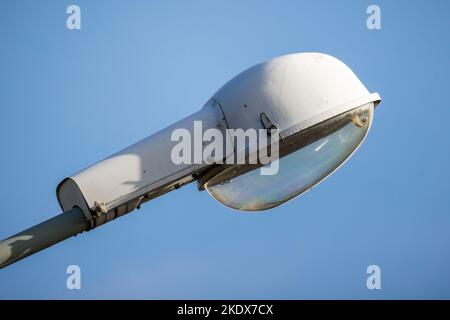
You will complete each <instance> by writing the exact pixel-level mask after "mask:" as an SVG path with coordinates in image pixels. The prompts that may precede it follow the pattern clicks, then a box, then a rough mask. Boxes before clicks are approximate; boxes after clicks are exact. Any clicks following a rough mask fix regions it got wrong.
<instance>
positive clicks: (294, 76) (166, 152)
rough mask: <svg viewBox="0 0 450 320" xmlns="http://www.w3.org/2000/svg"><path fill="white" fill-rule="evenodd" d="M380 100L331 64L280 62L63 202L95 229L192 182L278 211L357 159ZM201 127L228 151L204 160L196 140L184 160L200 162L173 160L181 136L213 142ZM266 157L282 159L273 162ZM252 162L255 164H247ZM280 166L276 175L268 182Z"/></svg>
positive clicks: (89, 173)
mask: <svg viewBox="0 0 450 320" xmlns="http://www.w3.org/2000/svg"><path fill="white" fill-rule="evenodd" d="M379 101H380V97H379V95H378V94H377V93H372V94H371V93H369V91H368V90H367V89H366V88H365V87H364V85H363V84H362V83H361V81H359V79H358V78H357V77H356V76H355V74H354V73H353V72H352V71H351V70H350V69H349V68H348V67H347V66H346V65H345V64H344V63H342V62H341V61H339V60H337V59H335V58H333V57H331V56H328V55H325V54H320V53H300V54H291V55H287V56H282V57H278V58H275V59H272V60H269V61H267V62H264V63H261V64H258V65H256V66H254V67H252V68H250V69H248V70H246V71H244V72H242V73H241V74H239V75H238V76H236V77H235V78H233V79H232V80H230V81H229V82H228V83H227V84H225V85H224V86H223V87H222V88H221V89H219V91H217V92H216V93H215V94H214V95H213V96H212V97H211V99H210V100H208V102H207V103H206V104H205V106H204V107H203V108H202V109H201V110H200V111H198V112H196V113H194V114H192V115H191V116H189V117H187V118H185V119H182V120H180V121H179V122H177V123H175V124H173V125H171V126H169V127H167V128H166V129H163V130H161V131H160V132H158V133H156V134H154V135H152V136H150V137H148V138H146V139H144V140H142V141H140V142H138V143H136V144H134V145H132V146H130V147H128V148H126V149H124V150H122V151H120V152H118V153H116V154H114V155H113V156H111V157H109V158H107V159H105V160H103V161H101V162H99V163H97V164H95V165H94V166H91V167H89V168H87V169H85V170H83V171H81V172H79V173H77V174H76V175H73V176H71V177H69V178H67V179H65V180H63V181H62V182H61V183H60V185H59V186H58V188H57V195H58V200H59V202H60V204H61V206H62V208H63V210H65V211H66V210H70V209H72V208H73V207H78V208H80V209H81V210H82V211H83V213H84V214H85V216H86V218H87V220H88V221H90V223H91V227H96V226H99V225H102V224H104V223H106V222H108V221H111V220H113V219H115V218H117V217H119V216H122V215H124V214H126V213H128V212H130V211H132V210H134V209H135V208H138V207H139V206H140V205H141V204H142V203H144V202H146V201H149V200H151V199H153V198H155V197H158V196H160V195H162V194H165V193H167V192H170V191H172V190H175V189H177V188H179V187H180V186H182V185H185V184H187V183H190V182H192V181H197V183H198V187H199V189H200V190H203V189H206V190H207V191H208V192H209V193H210V194H211V195H212V196H213V197H214V198H215V199H217V200H218V201H220V202H221V203H223V204H225V205H227V206H229V207H232V208H235V209H239V210H250V211H255V210H264V209H269V208H273V207H275V206H277V205H279V204H281V203H283V202H285V201H287V200H289V199H292V198H293V197H295V196H297V195H299V194H301V193H302V192H304V191H306V190H308V189H309V188H311V187H312V186H314V185H315V184H317V183H318V182H320V181H321V180H323V179H324V178H325V177H327V176H328V175H329V174H330V173H332V172H333V171H334V170H336V169H337V168H338V167H339V166H340V165H341V164H342V163H344V162H345V160H347V159H348V158H349V157H350V156H351V155H352V154H353V152H354V151H355V150H356V149H357V148H358V146H359V145H360V144H361V142H362V141H363V139H364V137H365V136H366V134H367V132H368V130H369V128H370V125H371V122H372V118H373V109H374V107H375V106H376V104H377V103H378V102H379ZM199 126H200V130H202V132H205V135H206V134H207V132H208V130H209V129H213V130H215V131H218V133H220V136H221V137H222V138H223V141H224V142H226V143H224V144H227V148H225V149H226V150H224V151H223V152H219V153H217V152H215V153H214V156H213V157H204V156H203V157H202V154H201V153H200V157H198V156H196V152H197V151H198V150H197V149H198V144H196V141H194V143H193V145H192V148H191V145H189V147H188V148H187V149H186V150H184V151H183V152H181V153H180V154H183V156H182V157H185V156H186V155H188V154H189V155H190V154H191V153H192V154H194V157H193V158H194V159H193V161H189V159H190V158H189V159H188V161H185V160H183V161H178V160H177V161H174V159H173V156H174V150H176V149H177V143H178V142H179V140H177V137H178V136H180V137H181V136H182V138H183V139H180V140H186V139H187V138H186V137H194V138H195V137H196V136H200V137H201V138H204V137H205V135H204V134H203V133H202V132H200V133H199V132H198V131H199ZM233 130H236V131H238V130H241V131H242V132H244V143H237V142H236V136H233ZM251 130H256V131H258V132H259V133H261V132H262V134H259V135H257V136H256V139H255V140H254V141H253V142H250V141H247V140H245V138H248V137H249V136H247V133H248V134H249V135H251V134H250V133H251ZM234 133H236V132H234ZM205 143H206V142H205V141H203V142H202V141H200V147H204V146H205ZM229 145H231V148H228V146H229ZM263 150H265V151H266V153H267V155H269V154H270V155H271V156H273V155H274V154H276V156H277V157H271V158H270V160H271V161H269V162H267V161H266V162H265V161H263V158H262V157H261V152H262V151H263ZM268 150H270V152H267V151H268ZM191 151H192V152H191ZM275 151H276V152H275ZM175 153H177V152H175ZM206 158H207V159H208V160H207V161H205V159H206ZM251 158H253V159H256V162H255V163H251V162H248V161H247V160H249V159H251ZM230 159H245V160H246V161H245V162H244V163H241V162H239V161H236V162H233V161H228V160H230ZM277 159H280V160H279V161H275V160H277ZM266 160H267V157H266ZM274 164H277V170H276V172H275V173H276V174H274V172H272V173H270V172H269V173H268V174H267V171H270V170H268V169H269V167H270V168H271V169H273V167H274V166H273V165H274ZM264 170H266V171H265V174H261V173H262V172H263V171H264Z"/></svg>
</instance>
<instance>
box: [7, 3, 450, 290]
mask: <svg viewBox="0 0 450 320" xmlns="http://www.w3.org/2000/svg"><path fill="white" fill-rule="evenodd" d="M73 3H75V4H78V5H79V6H80V7H81V12H82V25H81V26H82V29H81V30H74V31H69V30H67V29H66V25H65V23H66V17H67V14H66V13H65V10H66V7H67V6H68V5H70V4H73ZM373 3H375V4H377V5H379V6H380V8H381V14H382V17H381V19H382V20H381V23H382V29H381V30H372V31H370V30H368V29H367V27H366V18H367V17H368V15H367V14H366V8H367V7H368V5H370V4H373ZM449 12H450V2H449V1H380V0H376V1H308V2H306V1H223V0H221V1H177V2H174V1H164V2H163V1H160V3H156V1H127V2H125V1H81V0H77V1H12V0H10V1H4V2H2V5H1V10H0V41H1V42H0V48H1V50H0V110H1V116H0V150H1V159H0V164H1V165H0V177H1V180H0V199H1V204H2V208H1V213H0V216H1V219H0V238H4V237H7V236H10V235H11V234H13V233H15V232H18V231H21V230H23V229H25V228H27V227H29V226H31V225H33V224H36V223H38V222H41V221H42V220H45V219H47V218H50V217H52V216H53V215H55V214H57V213H59V212H60V208H59V206H58V204H57V201H56V197H55V188H56V186H57V184H58V183H59V181H60V180H61V179H63V178H64V177H66V176H68V175H70V174H72V173H74V172H76V171H78V170H80V169H82V168H84V167H86V166H88V165H90V164H92V163H94V162H96V161H98V160H100V159H102V158H104V157H106V156H108V155H110V154H112V153H114V152H116V151H118V150H120V149H122V148H124V147H126V146H127V145H129V144H131V143H133V142H135V141H137V140H139V139H142V138H144V137H146V136H148V135H150V134H152V133H154V132H156V131H158V130H159V129H162V128H164V127H165V126H167V125H169V124H171V123H173V122H174V121H176V120H179V119H181V118H182V117H184V116H187V115H189V114H191V113H193V112H195V111H196V110H198V109H199V108H200V107H201V106H202V105H203V103H204V102H205V101H206V100H207V99H208V98H209V97H210V96H211V95H212V94H213V93H214V91H215V90H216V89H218V88H219V87H220V86H221V85H222V84H224V83H225V82H226V81H227V80H229V79H230V78H231V77H233V76H234V75H236V74H237V73H239V72H240V71H242V70H244V69H245V68H247V67H250V66H252V65H254V64H256V63H258V62H261V61H264V60H267V59H269V58H271V57H274V56H278V55H282V54H287V53H293V52H305V51H318V52H324V53H327V54H330V55H333V56H335V57H337V58H339V59H341V60H342V61H344V62H345V63H346V64H347V65H348V66H350V67H351V68H352V69H353V71H354V72H355V73H356V74H357V75H358V77H359V78H360V79H361V80H362V81H363V82H364V84H365V85H366V86H367V88H368V89H369V90H370V91H377V92H379V93H380V94H381V95H382V98H383V102H382V104H381V105H380V106H379V108H378V109H377V111H376V115H375V120H374V124H373V127H372V131H371V133H370V134H369V136H368V138H367V140H366V141H365V143H364V144H363V146H362V147H361V148H360V149H359V151H358V152H357V153H356V154H355V156H354V157H353V158H352V159H351V160H350V161H349V162H348V163H347V164H346V165H345V166H344V167H342V168H341V169H340V170H339V171H338V172H336V173H335V174H334V175H333V176H331V177H330V178H329V179H328V180H327V181H326V182H324V183H322V184H320V185H319V186H318V187H317V188H315V189H314V190H313V191H311V192H308V193H307V194H305V195H303V196H301V197H300V198H297V199H296V200H294V201H291V202H289V203H288V204H286V205H283V206H281V207H278V208H275V209H273V210H271V211H268V212H264V213H262V214H256V215H254V214H245V213H238V212H236V211H234V210H231V209H227V208H225V207H223V206H222V205H220V204H219V203H217V202H216V201H215V200H213V199H212V198H210V197H209V195H208V194H207V193H206V192H198V191H197V189H196V186H195V185H189V186H186V187H184V188H182V189H180V190H178V191H176V192H173V193H170V194H168V195H166V196H163V197H161V198H158V199H156V200H154V201H151V202H149V203H147V204H145V205H144V206H143V207H142V209H141V210H140V211H135V212H133V213H131V214H130V215H128V216H126V217H124V218H121V219H119V220H116V221H114V222H112V223H110V224H107V225H105V226H103V227H101V228H99V229H96V230H95V231H93V232H89V233H85V234H82V235H81V236H78V237H77V238H71V239H69V240H67V241H65V242H63V243H61V244H58V245H56V246H54V247H52V248H50V249H48V250H46V251H43V252H41V253H39V254H37V255H35V256H32V257H30V258H28V259H25V260H23V261H21V262H19V263H17V264H15V265H12V266H10V267H8V268H5V269H2V270H0V298H68V299H72V298H74V299H78V298H182V299H188V298H189V299H196V298H238V299H239V298H255V299H257V298H287V299H297V298H358V299H359V298H369V299H378V298H450V275H449V270H450V249H449V248H450V200H449V199H450V198H449V194H450V186H449V185H450V183H449V181H450V169H449V164H450V125H449V123H448V119H449V118H450V108H449V102H448V98H447V96H446V95H447V93H448V92H449V89H450V88H449V84H450V81H449V80H450V79H449V71H450V68H449V66H450V59H449V58H450V42H449V32H450V19H449V16H448V14H449ZM70 264H77V265H79V266H80V267H81V271H82V289H81V290H79V291H77V290H73V291H70V290H67V289H66V277H67V275H66V273H65V272H66V267H67V266H68V265H70ZM371 264H377V265H379V266H380V267H381V270H382V289H381V290H368V289H367V288H366V278H367V274H366V268H367V266H369V265H371Z"/></svg>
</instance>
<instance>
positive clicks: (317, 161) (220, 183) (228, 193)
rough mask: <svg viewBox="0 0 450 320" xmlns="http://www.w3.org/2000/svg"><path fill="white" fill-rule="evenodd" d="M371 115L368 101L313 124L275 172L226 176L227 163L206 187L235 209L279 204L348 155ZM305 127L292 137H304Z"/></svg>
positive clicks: (282, 159)
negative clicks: (298, 147)
mask: <svg viewBox="0 0 450 320" xmlns="http://www.w3.org/2000/svg"><path fill="white" fill-rule="evenodd" d="M372 117H373V103H370V104H367V105H364V106H362V107H359V108H357V109H354V110H351V111H349V112H347V113H344V114H342V115H339V116H336V117H334V118H332V119H330V120H327V121H325V122H323V123H320V124H318V125H315V126H314V127H312V128H313V130H312V131H311V130H310V132H313V135H314V136H313V137H312V138H311V137H308V138H306V140H307V141H308V144H307V145H304V146H302V147H301V148H300V149H298V150H296V151H294V152H291V153H289V154H287V155H284V156H282V157H281V158H280V160H279V170H278V173H276V174H275V175H261V173H260V172H261V171H260V168H256V169H253V170H251V171H248V172H246V173H243V174H241V175H237V176H235V177H233V178H231V179H229V175H230V174H229V172H230V171H231V170H233V167H230V168H229V169H227V170H225V171H223V172H221V173H219V174H218V175H217V176H215V177H214V178H212V179H211V180H209V181H208V182H206V184H205V188H206V190H207V191H208V192H209V194H210V195H212V196H213V197H214V198H215V199H216V200H217V201H219V202H221V203H222V204H224V205H225V206H227V207H231V208H234V209H238V210H244V211H259V210H266V209H270V208H273V207H276V206H279V205H280V204H282V203H284V202H286V201H288V200H290V199H292V198H294V197H296V196H298V195H300V194H302V193H303V192H305V191H307V190H308V189H310V188H311V187H313V186H314V185H315V184H317V183H319V182H320V181H321V180H323V179H324V178H326V177H327V176H328V175H329V174H331V173H332V172H333V171H334V170H336V169H337V168H338V167H339V166H340V165H341V164H343V163H344V162H345V160H347V159H348V158H350V156H351V155H352V154H353V152H354V151H355V150H356V149H357V148H358V146H359V145H360V144H361V142H362V141H363V140H364V138H365V136H366V134H367V132H368V131H369V128H370V125H371V123H372ZM308 130H309V129H306V130H304V131H305V132H306V131H308ZM304 131H302V132H300V133H298V136H297V137H296V138H295V137H294V139H297V140H305V138H304V136H305V134H306V133H305V132H304ZM302 136H303V137H302ZM280 155H282V143H281V145H280ZM269 165H270V164H269ZM269 165H267V166H269Z"/></svg>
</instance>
